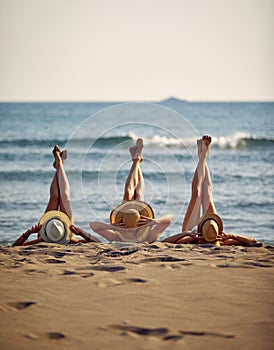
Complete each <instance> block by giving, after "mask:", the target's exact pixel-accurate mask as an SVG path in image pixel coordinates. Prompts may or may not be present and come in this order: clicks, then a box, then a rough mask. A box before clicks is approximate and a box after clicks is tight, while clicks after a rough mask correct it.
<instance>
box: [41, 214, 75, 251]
mask: <svg viewBox="0 0 274 350" xmlns="http://www.w3.org/2000/svg"><path fill="white" fill-rule="evenodd" d="M39 224H40V225H42V227H41V229H40V231H39V234H40V235H41V237H42V238H43V240H44V241H45V242H49V243H59V244H66V243H69V241H70V240H71V237H72V232H71V230H70V225H71V224H72V222H71V220H70V218H69V217H68V216H67V215H66V214H65V213H63V212H61V211H58V210H50V211H47V212H46V213H45V214H44V215H43V216H42V217H41V219H40V220H39ZM52 224H54V226H55V227H56V229H55V230H53V229H52V226H53V225H52ZM49 227H50V228H49ZM53 231H54V232H53Z"/></svg>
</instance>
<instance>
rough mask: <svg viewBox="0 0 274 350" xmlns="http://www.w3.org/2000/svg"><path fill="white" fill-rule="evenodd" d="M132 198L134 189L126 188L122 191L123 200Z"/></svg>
mask: <svg viewBox="0 0 274 350" xmlns="http://www.w3.org/2000/svg"><path fill="white" fill-rule="evenodd" d="M132 199H134V191H131V190H126V191H125V193H124V200H125V201H131V200H132Z"/></svg>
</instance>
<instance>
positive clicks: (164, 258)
mask: <svg viewBox="0 0 274 350" xmlns="http://www.w3.org/2000/svg"><path fill="white" fill-rule="evenodd" d="M185 260H186V259H183V258H182V259H181V258H175V257H173V256H159V257H155V258H146V259H143V260H142V262H177V261H185Z"/></svg>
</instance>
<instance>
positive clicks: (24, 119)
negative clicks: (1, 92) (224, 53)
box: [0, 98, 274, 245]
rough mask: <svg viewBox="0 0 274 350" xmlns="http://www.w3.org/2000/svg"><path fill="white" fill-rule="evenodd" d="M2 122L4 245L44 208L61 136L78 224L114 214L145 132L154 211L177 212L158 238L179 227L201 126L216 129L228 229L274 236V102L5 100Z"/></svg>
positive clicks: (216, 177)
mask: <svg viewBox="0 0 274 350" xmlns="http://www.w3.org/2000/svg"><path fill="white" fill-rule="evenodd" d="M0 127H1V134H0V184H1V185H0V244H2V245H10V244H12V242H13V241H14V240H15V239H16V238H17V237H18V236H19V235H20V234H21V233H23V232H25V231H26V230H27V229H28V228H29V227H31V226H32V225H33V224H35V223H37V222H38V221H39V219H40V217H41V216H42V214H43V213H44V211H45V208H46V206H47V202H48V199H49V187H50V183H51V180H52V178H53V176H54V173H55V170H54V168H53V166H52V163H53V155H52V149H53V147H54V145H55V144H58V145H59V146H60V148H61V149H67V150H68V155H69V157H68V159H67V161H66V162H65V170H66V173H67V177H68V179H69V183H70V193H71V205H72V209H73V213H74V221H75V224H76V225H78V226H80V227H81V228H82V229H84V230H86V231H88V232H89V233H91V234H94V233H93V232H92V230H91V228H90V226H89V222H90V221H104V222H109V213H110V211H111V209H112V208H114V207H115V206H117V205H118V204H120V203H121V200H122V197H123V191H124V183H125V180H126V178H127V175H128V171H129V168H130V165H131V158H130V154H129V147H130V146H131V145H133V144H134V143H135V141H136V139H137V138H138V137H142V138H143V139H144V143H145V147H144V151H143V155H144V160H143V162H142V163H141V168H142V171H143V175H144V179H145V200H146V201H147V202H148V203H150V204H151V206H152V207H153V209H154V212H155V216H160V215H163V214H165V213H172V214H173V215H174V221H173V223H172V224H171V225H170V226H169V227H168V229H166V231H165V232H164V233H163V234H162V236H161V237H160V239H163V238H166V237H168V236H170V235H172V234H176V233H179V232H181V226H182V220H183V218H184V215H185V212H186V208H187V205H188V202H189V200H190V196H191V181H192V177H193V173H194V171H195V167H196V165H197V139H199V138H201V137H202V135H211V136H212V145H211V149H210V154H209V156H208V167H209V170H210V173H211V178H212V182H213V199H214V202H215V206H216V209H217V212H218V214H219V215H220V216H221V217H222V219H223V222H224V231H225V232H232V233H238V234H243V235H249V236H252V237H255V238H257V239H258V240H259V241H261V242H265V243H267V244H273V243H274V168H273V164H274V102H193V101H192V102H191V101H184V100H178V99H174V98H169V99H166V100H163V101H155V102H98V103H96V102H71V103H68V102H66V103H61V102H51V103H50V102H47V103H46V102H43V103H42V102H41V103H15V102H14V103H0ZM94 235H95V236H96V234H94ZM102 241H104V239H102Z"/></svg>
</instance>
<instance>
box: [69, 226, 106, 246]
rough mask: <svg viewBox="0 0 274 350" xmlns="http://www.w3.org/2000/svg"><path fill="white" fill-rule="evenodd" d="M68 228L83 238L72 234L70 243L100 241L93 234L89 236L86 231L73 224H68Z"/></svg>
mask: <svg viewBox="0 0 274 350" xmlns="http://www.w3.org/2000/svg"><path fill="white" fill-rule="evenodd" d="M70 230H71V232H73V233H74V234H75V235H78V236H81V237H82V238H84V239H77V238H76V237H75V236H73V237H72V238H71V240H70V243H71V244H74V243H89V242H100V240H99V239H98V238H96V237H94V236H91V235H90V234H89V233H88V232H86V231H84V230H82V229H81V228H80V227H78V226H75V225H70Z"/></svg>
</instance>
